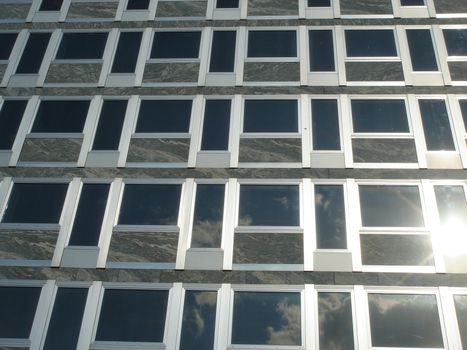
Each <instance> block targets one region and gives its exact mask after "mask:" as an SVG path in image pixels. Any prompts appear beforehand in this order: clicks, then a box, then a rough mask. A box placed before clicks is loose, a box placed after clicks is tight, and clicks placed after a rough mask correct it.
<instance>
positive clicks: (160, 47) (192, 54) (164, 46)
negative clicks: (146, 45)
mask: <svg viewBox="0 0 467 350" xmlns="http://www.w3.org/2000/svg"><path fill="white" fill-rule="evenodd" d="M200 41H201V32H200V31H196V32H155V33H154V41H153V44H152V50H151V58H198V56H199V46H200Z"/></svg>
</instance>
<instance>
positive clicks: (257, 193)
mask: <svg viewBox="0 0 467 350" xmlns="http://www.w3.org/2000/svg"><path fill="white" fill-rule="evenodd" d="M299 209H300V208H299V187H298V186H296V185H242V186H241V187H240V210H239V211H240V214H239V218H238V224H239V225H240V226H298V225H300V210H299Z"/></svg>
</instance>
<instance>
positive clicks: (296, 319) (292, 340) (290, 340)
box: [266, 298, 301, 345]
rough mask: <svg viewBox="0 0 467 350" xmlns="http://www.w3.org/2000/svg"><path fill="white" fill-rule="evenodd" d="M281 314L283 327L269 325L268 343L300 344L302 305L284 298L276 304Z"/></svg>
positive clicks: (267, 329)
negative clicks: (277, 327)
mask: <svg viewBox="0 0 467 350" xmlns="http://www.w3.org/2000/svg"><path fill="white" fill-rule="evenodd" d="M276 311H277V313H278V314H280V316H281V321H282V324H281V328H280V329H274V328H273V327H267V328H266V332H267V333H268V338H269V339H268V341H267V344H273V345H298V344H301V326H300V315H301V310H300V305H296V304H289V303H288V300H287V298H284V299H282V300H281V301H280V302H279V303H278V304H277V306H276Z"/></svg>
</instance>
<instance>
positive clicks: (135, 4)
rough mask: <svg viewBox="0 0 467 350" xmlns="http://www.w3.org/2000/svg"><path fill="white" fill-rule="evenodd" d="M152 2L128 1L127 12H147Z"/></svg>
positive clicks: (148, 0)
mask: <svg viewBox="0 0 467 350" xmlns="http://www.w3.org/2000/svg"><path fill="white" fill-rule="evenodd" d="M149 2H150V0H128V2H127V4H126V9H127V10H147V9H148V7H149Z"/></svg>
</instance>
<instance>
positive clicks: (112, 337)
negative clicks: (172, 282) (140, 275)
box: [96, 289, 169, 343]
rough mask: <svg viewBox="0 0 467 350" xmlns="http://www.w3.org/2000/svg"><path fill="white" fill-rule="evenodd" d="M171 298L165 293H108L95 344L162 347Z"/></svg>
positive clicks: (103, 302) (164, 291)
mask: <svg viewBox="0 0 467 350" xmlns="http://www.w3.org/2000/svg"><path fill="white" fill-rule="evenodd" d="M168 296H169V292H168V291H166V290H134V289H106V290H105V291H104V299H103V300H102V307H101V313H100V316H99V324H98V326H97V333H96V340H103V341H128V342H158V343H161V342H162V341H163V338H164V328H165V316H166V312H167V299H168Z"/></svg>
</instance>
